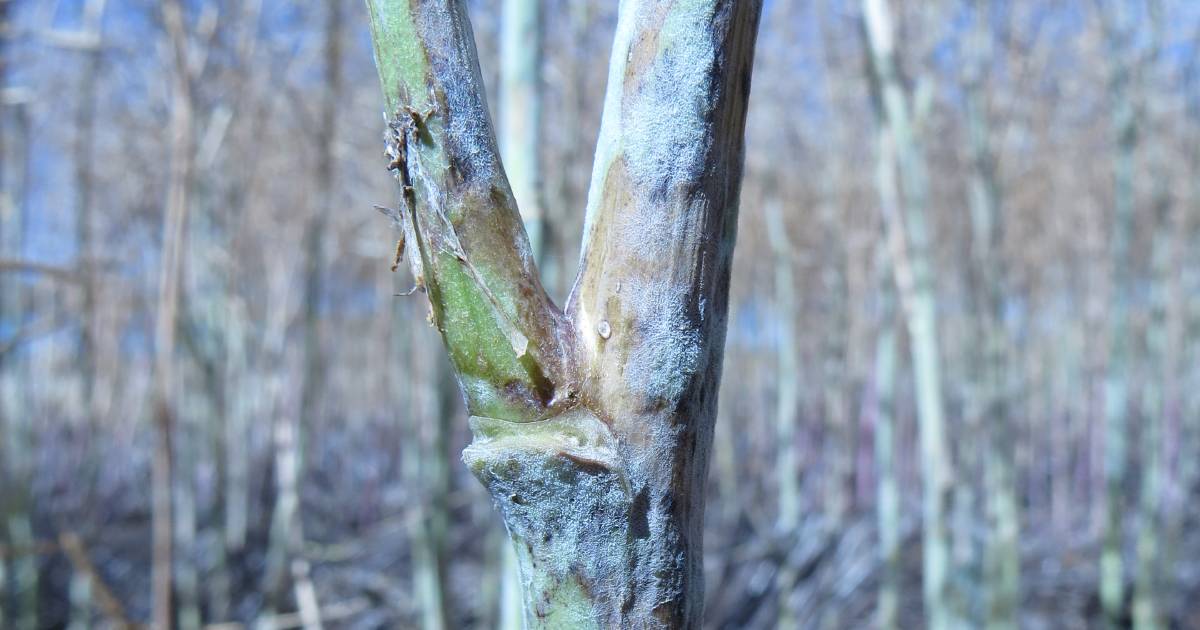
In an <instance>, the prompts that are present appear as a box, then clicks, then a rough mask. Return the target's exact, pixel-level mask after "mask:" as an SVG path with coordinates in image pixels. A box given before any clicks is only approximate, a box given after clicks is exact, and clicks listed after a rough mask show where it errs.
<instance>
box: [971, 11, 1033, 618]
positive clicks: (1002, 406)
mask: <svg viewBox="0 0 1200 630" xmlns="http://www.w3.org/2000/svg"><path fill="white" fill-rule="evenodd" d="M987 7H988V5H987V3H984V2H978V1H977V2H975V3H974V10H975V12H976V14H975V16H974V27H973V28H972V30H971V32H970V33H969V34H968V35H967V36H966V37H967V52H966V56H967V59H966V63H965V74H966V76H965V80H964V83H965V87H966V110H967V136H968V143H969V147H968V149H969V154H970V156H971V179H970V185H969V193H970V194H969V203H970V208H971V253H972V256H971V261H972V263H973V264H972V268H973V273H972V274H971V275H972V278H973V280H974V282H973V283H972V284H974V286H975V287H977V288H976V291H975V293H976V295H975V298H974V302H975V304H976V319H977V322H978V323H977V326H978V329H977V330H978V334H979V336H978V339H980V340H981V343H980V345H979V349H978V350H977V351H976V357H975V361H977V363H978V365H979V370H978V379H979V383H978V391H979V398H980V405H979V408H980V410H981V412H982V414H981V415H982V418H983V425H982V428H983V431H984V432H985V435H984V439H985V442H984V445H983V449H982V450H983V459H984V463H983V478H984V487H985V492H984V496H985V497H986V506H985V509H986V512H987V538H986V543H985V549H984V558H983V561H984V562H983V564H984V569H983V573H984V589H985V590H984V600H985V620H984V621H985V624H986V626H987V627H988V628H989V629H992V630H1015V629H1016V627H1017V606H1018V604H1019V596H1020V591H1019V584H1018V580H1019V572H1020V555H1019V551H1020V550H1019V548H1018V546H1017V544H1018V541H1017V536H1018V533H1019V515H1018V512H1017V509H1018V505H1017V499H1016V487H1015V480H1014V476H1013V469H1014V463H1015V462H1014V458H1015V454H1014V442H1015V438H1016V434H1015V431H1014V430H1013V426H1012V418H1011V416H1010V413H1009V404H1008V403H1009V401H1008V396H1009V395H1010V391H1011V384H1012V381H1011V379H1010V378H1009V372H1010V367H1009V361H1008V350H1007V349H1008V347H1009V346H1010V345H1011V340H1010V339H1009V336H1008V334H1007V332H1006V330H1005V327H1004V317H1005V310H1006V309H1007V305H1006V298H1005V296H1006V295H1007V294H1008V293H1007V290H1006V289H1007V275H1008V274H1007V268H1008V267H1007V264H1006V261H1005V259H1004V254H1003V251H1002V248H1003V243H1004V214H1003V212H1002V207H1001V199H1000V183H999V174H998V173H997V169H998V165H997V159H996V155H995V152H994V150H993V148H992V131H991V123H990V120H989V115H988V111H987V101H986V98H985V95H984V87H985V85H984V81H985V80H986V79H985V77H987V76H988V75H989V72H990V70H991V65H992V52H991V51H992V43H991V38H992V34H991V32H990V31H989V25H988V24H989V23H988V20H987V16H986V15H985V12H986V11H987Z"/></svg>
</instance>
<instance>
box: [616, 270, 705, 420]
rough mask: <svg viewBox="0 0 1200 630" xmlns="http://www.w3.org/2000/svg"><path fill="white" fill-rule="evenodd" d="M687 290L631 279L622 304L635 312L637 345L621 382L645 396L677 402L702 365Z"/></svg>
mask: <svg viewBox="0 0 1200 630" xmlns="http://www.w3.org/2000/svg"><path fill="white" fill-rule="evenodd" d="M686 289H687V287H686V286H679V285H675V284H672V283H670V282H653V281H652V282H633V281H631V282H630V287H629V293H628V295H627V297H626V300H627V301H626V303H625V305H626V307H627V308H629V309H630V312H631V313H632V314H633V316H634V317H633V334H634V335H636V336H637V343H636V345H635V346H634V347H633V349H632V352H631V353H630V356H629V359H628V362H627V364H626V371H625V383H626V385H627V386H628V387H629V389H630V390H632V391H634V392H636V393H638V394H640V395H642V396H644V397H645V398H647V399H649V400H662V401H676V400H679V398H680V397H681V396H682V395H683V392H684V390H685V389H687V386H688V383H690V382H691V380H692V377H693V376H694V375H695V374H696V370H697V369H698V368H699V366H700V358H701V349H702V347H703V339H702V335H701V331H700V327H699V325H698V322H696V321H695V320H694V319H693V318H692V316H691V315H690V313H689V311H690V310H691V309H690V308H689V302H690V300H691V296H689V295H688V293H687V290H686Z"/></svg>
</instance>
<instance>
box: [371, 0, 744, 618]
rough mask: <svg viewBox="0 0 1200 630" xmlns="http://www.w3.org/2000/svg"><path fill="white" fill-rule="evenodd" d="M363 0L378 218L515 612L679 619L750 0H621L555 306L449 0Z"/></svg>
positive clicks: (686, 607) (695, 573)
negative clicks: (389, 201) (441, 352)
mask: <svg viewBox="0 0 1200 630" xmlns="http://www.w3.org/2000/svg"><path fill="white" fill-rule="evenodd" d="M367 4H368V7H369V10H370V13H371V21H372V31H373V38H374V42H375V52H376V61H377V64H378V65H379V69H380V78H381V81H382V84H383V90H384V100H385V105H386V107H387V110H386V112H387V115H388V119H389V129H388V134H387V147H388V157H389V159H390V163H389V165H388V166H389V169H390V170H392V171H393V172H394V173H395V175H396V177H397V179H398V180H399V182H400V185H401V203H400V207H399V209H398V210H397V211H396V212H395V213H394V216H393V218H394V219H395V220H396V222H397V223H399V224H400V227H401V229H402V231H403V234H404V243H405V246H406V247H405V249H406V250H407V251H408V252H409V256H408V259H409V264H410V266H411V268H412V271H413V274H414V276H415V277H416V278H417V283H418V288H424V289H425V291H426V293H427V295H428V298H429V302H430V308H431V320H432V322H433V323H434V325H435V326H436V328H437V329H438V331H439V332H440V333H441V335H442V339H443V341H444V343H445V345H446V348H447V351H448V352H449V355H450V358H451V362H452V363H453V365H454V368H455V371H456V374H457V376H458V379H459V382H460V384H461V386H462V389H463V393H464V396H465V398H466V403H467V410H468V412H469V413H470V414H471V416H472V417H471V421H470V424H471V428H472V431H473V432H474V434H475V441H474V443H473V444H472V445H471V446H470V447H468V448H467V450H466V451H465V452H464V454H463V459H464V461H465V462H466V464H467V465H468V467H469V468H470V469H471V470H472V472H474V473H475V475H476V476H477V477H478V478H479V479H480V480H481V481H482V482H483V483H484V485H485V486H486V487H487V488H488V490H489V491H490V493H491V494H492V496H493V498H494V499H495V501H496V503H497V505H498V506H499V508H500V511H501V513H502V515H503V517H504V520H505V524H506V526H507V528H508V532H509V535H510V537H511V538H512V540H513V544H514V546H515V549H516V552H517V557H518V563H519V565H520V573H521V581H522V593H523V599H524V603H525V617H526V625H527V626H529V627H542V628H589V627H592V628H611V627H622V628H656V627H661V628H691V627H698V626H699V623H700V619H701V614H702V588H703V586H702V576H701V571H700V568H701V567H700V562H701V519H702V516H703V507H704V505H703V493H702V487H703V479H704V476H705V474H706V469H707V462H708V451H709V447H710V444H711V441H712V428H713V421H714V416H715V410H716V400H717V384H718V382H719V378H720V366H721V356H722V352H723V345H724V332H725V317H726V307H727V301H728V284H729V271H730V264H731V260H732V252H733V242H734V235H735V230H736V219H737V200H738V192H739V186H740V179H741V167H742V144H743V128H744V122H745V114H746V103H747V98H748V96H749V88H750V67H751V60H752V57H753V49H754V41H755V32H756V28H757V22H758V16H759V13H760V11H761V3H760V2H758V1H757V0H749V1H746V0H741V1H736V0H695V1H666V0H663V1H651V0H626V1H625V2H623V3H622V5H621V10H620V16H619V19H618V24H617V34H616V40H615V43H614V46H613V55H612V61H611V66H610V75H609V85H608V91H607V95H606V99H605V104H604V114H603V119H602V122H601V131H600V139H599V142H598V146H597V150H596V160H595V163H594V171H593V178H592V185H591V189H590V193H589V198H588V208H587V217H586V221H585V227H584V246H583V254H582V257H581V261H580V268H581V269H580V274H579V277H578V278H577V280H576V284H575V288H574V289H573V291H572V292H571V296H570V298H569V299H568V303H567V306H566V308H565V309H563V310H559V309H558V307H556V306H555V305H554V304H553V303H552V302H551V301H550V299H549V297H547V295H546V292H545V290H544V289H543V288H542V284H541V282H540V280H539V278H538V274H537V270H536V266H535V263H534V255H533V249H532V248H531V247H530V242H529V238H528V236H527V235H526V231H525V230H524V229H523V227H522V223H521V217H520V215H519V214H518V213H517V210H516V203H515V201H514V199H513V194H512V192H511V190H510V186H509V183H508V180H507V178H506V176H505V172H504V170H503V168H502V167H501V164H500V160H499V157H498V151H497V149H496V140H495V135H494V132H493V130H492V127H491V123H490V118H489V115H488V111H487V104H486V102H484V97H483V90H482V84H481V80H480V78H479V72H478V63H477V59H476V53H475V49H474V42H473V40H472V35H471V30H470V24H469V22H468V21H467V19H466V15H465V10H464V8H463V6H462V3H461V2H458V1H452V0H438V1H432V0H431V1H424V2H423V1H411V2H409V1H403V0H368V2H367ZM694 490H695V491H694Z"/></svg>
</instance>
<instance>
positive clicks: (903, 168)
mask: <svg viewBox="0 0 1200 630" xmlns="http://www.w3.org/2000/svg"><path fill="white" fill-rule="evenodd" d="M863 16H864V21H865V25H864V26H865V28H864V31H865V36H866V44H867V47H868V49H869V50H868V53H869V61H870V64H869V66H870V71H871V72H870V79H871V82H872V85H873V92H874V94H875V95H876V98H877V101H878V103H877V105H878V106H877V111H878V113H879V115H880V116H881V119H882V120H881V123H882V124H883V125H885V127H886V129H887V133H888V134H889V135H890V136H891V138H892V142H893V143H894V145H893V151H894V156H895V162H896V163H895V165H894V168H895V170H896V172H897V173H899V184H900V185H899V190H900V195H899V204H900V206H902V208H903V211H902V212H899V211H898V212H895V213H889V212H887V211H886V210H887V205H888V204H884V210H885V217H884V218H885V222H886V224H887V229H888V231H889V236H888V240H889V242H890V243H891V248H892V251H891V256H892V267H893V273H894V275H895V280H896V286H897V288H898V291H899V294H900V301H901V304H902V306H903V310H904V317H905V321H906V323H907V326H908V335H909V340H910V345H911V353H910V354H911V359H912V370H913V376H914V379H915V381H916V398H917V417H918V422H919V425H920V430H919V433H920V443H921V447H920V449H921V453H920V456H921V476H922V483H923V491H922V518H923V523H922V525H923V536H924V546H923V552H922V553H923V562H922V565H923V573H924V576H923V577H924V584H923V586H924V601H925V614H926V616H927V618H928V623H929V627H930V628H932V629H934V630H943V629H945V628H949V627H951V626H952V625H953V619H952V617H953V615H952V612H951V605H950V593H949V590H950V589H949V575H948V574H949V561H950V559H949V536H948V533H947V527H946V513H947V503H948V500H949V497H950V494H951V492H952V480H953V474H952V472H951V464H950V459H949V455H948V453H949V451H948V447H947V443H946V426H945V425H946V421H945V408H944V401H943V398H942V376H941V357H940V348H939V341H938V334H939V331H938V324H937V298H936V295H935V283H934V272H933V262H932V260H931V253H930V240H929V233H928V232H929V228H928V225H927V223H928V219H927V217H926V205H927V196H928V183H927V181H926V173H925V169H926V165H925V158H924V156H923V155H922V150H921V147H920V144H919V142H918V136H917V133H918V132H917V127H918V125H917V124H916V123H917V121H916V116H915V114H914V109H915V108H914V104H913V101H914V99H913V98H912V95H911V94H909V91H908V90H907V88H905V87H904V85H903V84H902V83H901V77H900V67H899V61H898V58H897V53H896V49H895V44H894V38H895V33H894V27H893V20H892V15H891V10H890V9H889V7H888V3H887V2H886V0H863ZM885 168H892V167H885Z"/></svg>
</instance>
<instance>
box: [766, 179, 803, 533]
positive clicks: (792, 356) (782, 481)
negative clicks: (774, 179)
mask: <svg viewBox="0 0 1200 630" xmlns="http://www.w3.org/2000/svg"><path fill="white" fill-rule="evenodd" d="M780 206H781V204H780V202H779V201H777V200H771V201H768V202H767V203H766V205H765V206H764V218H765V219H766V225H767V233H768V236H769V237H770V243H771V249H772V252H773V254H774V264H773V266H774V269H775V316H776V321H777V325H778V329H777V335H778V337H777V339H776V353H775V361H776V369H777V370H778V375H779V385H778V389H777V390H776V397H775V439H776V440H778V444H779V447H778V456H777V459H776V462H775V478H776V483H777V484H778V491H777V494H776V499H777V504H778V505H777V508H778V512H777V516H776V527H777V528H778V529H779V531H780V532H782V533H789V532H794V531H796V529H797V528H798V527H799V526H800V516H801V515H800V485H799V475H800V468H799V454H798V453H797V452H796V450H797V449H796V428H797V427H796V423H797V417H796V409H797V406H798V405H799V391H798V387H797V386H798V382H799V379H800V360H799V349H798V348H797V346H796V344H797V341H796V334H795V326H794V324H793V321H794V319H795V317H796V313H797V301H796V278H795V273H794V272H793V264H794V263H793V258H794V254H793V249H792V245H791V243H790V242H789V239H788V235H787V228H786V226H785V224H784V222H783V216H782V214H783V213H782V209H781V208H780Z"/></svg>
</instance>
